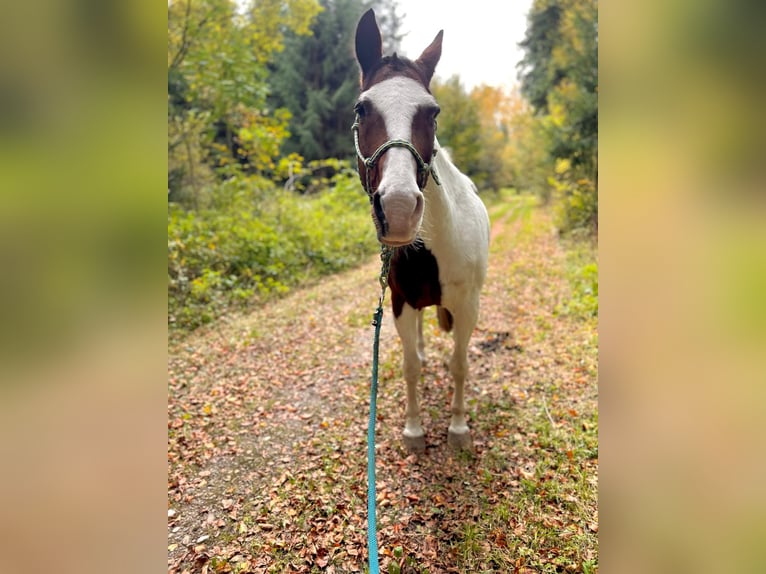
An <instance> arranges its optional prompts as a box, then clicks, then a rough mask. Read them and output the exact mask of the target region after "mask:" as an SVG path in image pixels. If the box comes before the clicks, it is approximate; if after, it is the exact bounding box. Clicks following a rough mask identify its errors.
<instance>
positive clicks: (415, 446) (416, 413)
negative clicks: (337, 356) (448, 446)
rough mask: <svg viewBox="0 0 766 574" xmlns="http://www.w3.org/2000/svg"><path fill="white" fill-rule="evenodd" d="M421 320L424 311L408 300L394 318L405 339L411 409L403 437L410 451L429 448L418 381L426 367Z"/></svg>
mask: <svg viewBox="0 0 766 574" xmlns="http://www.w3.org/2000/svg"><path fill="white" fill-rule="evenodd" d="M419 319H420V312H419V311H417V310H416V309H413V308H412V307H411V306H410V305H408V304H406V303H405V304H404V308H403V309H402V313H401V315H399V316H398V317H396V318H395V319H394V324H395V325H396V330H397V332H398V333H399V339H401V341H402V349H403V351H404V353H403V355H404V358H403V361H402V371H403V372H404V380H405V382H406V383H407V408H406V412H405V420H404V431H403V432H402V437H403V439H404V445H405V446H406V447H407V448H408V449H409V450H411V451H417V452H422V451H424V450H425V448H426V439H425V433H424V432H423V426H422V424H421V422H420V406H419V404H418V382H419V381H420V369H421V367H422V360H421V349H420V344H419V341H420V340H421V339H422V337H420V331H419V325H418V323H419Z"/></svg>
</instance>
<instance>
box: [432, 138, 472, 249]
mask: <svg viewBox="0 0 766 574" xmlns="http://www.w3.org/2000/svg"><path fill="white" fill-rule="evenodd" d="M435 148H436V149H437V150H438V152H437V153H436V156H435V157H434V159H433V165H434V170H435V171H436V174H437V176H438V177H439V181H440V182H441V183H440V185H437V184H436V182H435V181H434V178H433V177H430V178H429V179H428V184H427V185H426V188H425V190H424V191H425V212H424V214H423V227H424V229H425V230H426V232H427V234H429V235H431V236H436V235H442V234H444V233H450V232H451V231H452V230H453V229H455V228H456V226H457V225H456V219H457V217H458V216H459V213H460V207H461V204H463V203H464V202H465V201H466V194H468V193H471V194H472V193H474V191H473V183H472V182H471V180H470V179H468V177H467V176H466V175H464V174H463V173H461V172H460V170H458V168H457V167H456V166H455V164H453V163H452V160H451V159H450V157H449V154H448V153H447V152H446V150H444V149H443V148H442V147H441V146H440V145H439V142H438V141H437V142H436V146H435Z"/></svg>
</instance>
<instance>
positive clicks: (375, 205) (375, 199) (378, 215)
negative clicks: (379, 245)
mask: <svg viewBox="0 0 766 574" xmlns="http://www.w3.org/2000/svg"><path fill="white" fill-rule="evenodd" d="M372 210H373V212H374V213H375V219H377V221H378V223H379V224H380V232H381V236H383V237H385V235H386V231H387V227H388V226H387V225H386V214H385V213H383V206H382V205H381V203H380V193H378V192H375V194H374V195H373V196H372Z"/></svg>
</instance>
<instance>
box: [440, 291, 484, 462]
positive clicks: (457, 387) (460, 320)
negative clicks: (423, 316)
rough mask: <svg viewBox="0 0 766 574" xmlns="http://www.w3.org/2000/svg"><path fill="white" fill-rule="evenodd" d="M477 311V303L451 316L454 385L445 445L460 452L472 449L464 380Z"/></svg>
mask: <svg viewBox="0 0 766 574" xmlns="http://www.w3.org/2000/svg"><path fill="white" fill-rule="evenodd" d="M478 311H479V310H478V302H477V303H476V304H473V305H465V306H464V307H463V308H462V309H460V311H459V312H457V313H454V314H453V317H454V332H453V339H454V341H455V348H454V350H453V353H452V358H451V360H450V373H451V374H452V380H453V383H454V393H453V395H452V406H451V414H452V416H451V419H450V425H449V429H448V433H447V444H448V445H449V446H450V447H452V448H455V449H460V450H469V449H470V448H471V447H472V442H471V431H470V429H469V428H468V423H467V422H466V408H465V379H466V376H467V374H468V343H469V341H470V339H471V333H472V332H473V328H474V327H475V326H476V320H477V319H478V315H479V312H478Z"/></svg>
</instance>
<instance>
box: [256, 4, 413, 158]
mask: <svg viewBox="0 0 766 574" xmlns="http://www.w3.org/2000/svg"><path fill="white" fill-rule="evenodd" d="M320 3H321V6H322V12H321V13H320V14H319V16H318V17H317V19H316V20H315V22H314V24H313V26H312V27H311V31H312V34H311V36H305V35H297V34H289V35H288V36H287V37H286V39H285V50H284V51H283V52H282V53H280V54H279V55H278V56H277V57H276V58H275V60H274V63H273V66H272V76H271V85H272V95H271V98H270V100H269V101H270V102H271V104H272V105H273V106H275V107H284V108H286V109H288V110H289V111H290V114H291V116H292V119H291V120H290V124H289V131H290V137H289V138H288V139H287V140H286V141H285V143H284V145H283V152H284V153H286V154H290V153H297V154H299V155H300V156H302V157H303V158H305V159H306V160H320V159H325V158H346V159H351V158H352V157H353V145H352V143H351V135H350V131H349V128H350V127H351V123H352V121H353V112H352V111H351V110H352V109H353V106H354V101H355V99H356V97H357V93H358V91H359V67H358V64H357V63H356V59H355V57H354V50H353V38H354V30H355V29H356V24H357V21H358V20H359V17H360V15H361V14H362V13H364V11H365V10H366V9H367V8H369V7H370V5H372V6H373V7H374V8H375V10H376V15H377V16H378V18H379V19H378V21H379V23H380V25H381V28H382V29H383V35H384V38H385V40H386V42H388V44H387V46H386V49H389V50H395V49H397V48H398V42H399V40H400V39H401V34H400V33H399V26H400V24H401V18H400V17H399V16H398V14H397V7H396V3H395V2H394V1H392V0H386V1H383V0H377V1H375V2H372V3H370V2H365V1H364V0H321V2H320Z"/></svg>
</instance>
